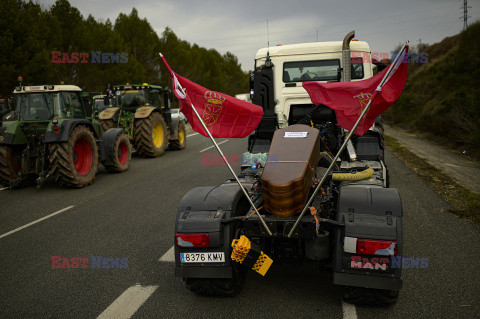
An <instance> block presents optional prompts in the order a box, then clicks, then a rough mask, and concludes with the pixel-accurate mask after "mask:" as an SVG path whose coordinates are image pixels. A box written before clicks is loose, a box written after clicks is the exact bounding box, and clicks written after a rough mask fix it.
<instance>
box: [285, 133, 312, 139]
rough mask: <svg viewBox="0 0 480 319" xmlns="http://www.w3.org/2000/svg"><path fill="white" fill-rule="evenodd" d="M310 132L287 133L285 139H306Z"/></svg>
mask: <svg viewBox="0 0 480 319" xmlns="http://www.w3.org/2000/svg"><path fill="white" fill-rule="evenodd" d="M307 134H308V132H285V135H284V136H283V137H284V138H306V137H307Z"/></svg>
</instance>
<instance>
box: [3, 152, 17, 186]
mask: <svg viewBox="0 0 480 319" xmlns="http://www.w3.org/2000/svg"><path fill="white" fill-rule="evenodd" d="M20 168H21V152H20V151H19V150H18V149H16V148H14V147H13V146H11V145H0V185H2V186H5V187H8V186H10V181H13V180H15V179H16V178H17V177H18V173H19V172H20Z"/></svg>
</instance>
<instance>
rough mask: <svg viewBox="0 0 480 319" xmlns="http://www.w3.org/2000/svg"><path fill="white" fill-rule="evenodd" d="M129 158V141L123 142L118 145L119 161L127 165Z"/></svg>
mask: <svg viewBox="0 0 480 319" xmlns="http://www.w3.org/2000/svg"><path fill="white" fill-rule="evenodd" d="M127 160H128V147H127V143H125V142H121V143H120V145H118V161H119V162H120V164H122V165H125V164H126V163H127Z"/></svg>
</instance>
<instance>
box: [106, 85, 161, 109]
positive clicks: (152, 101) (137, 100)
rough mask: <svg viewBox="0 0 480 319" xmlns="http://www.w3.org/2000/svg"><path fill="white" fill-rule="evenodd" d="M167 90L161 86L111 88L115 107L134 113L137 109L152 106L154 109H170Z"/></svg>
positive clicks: (121, 86)
mask: <svg viewBox="0 0 480 319" xmlns="http://www.w3.org/2000/svg"><path fill="white" fill-rule="evenodd" d="M169 92H170V91H168V90H163V88H162V87H161V86H157V85H148V84H147V83H144V84H142V85H119V86H115V87H114V88H113V93H114V95H115V103H114V104H115V106H116V107H119V108H122V109H126V110H129V111H135V110H136V109H137V108H139V107H143V106H152V107H155V108H163V109H167V110H168V109H170V99H169Z"/></svg>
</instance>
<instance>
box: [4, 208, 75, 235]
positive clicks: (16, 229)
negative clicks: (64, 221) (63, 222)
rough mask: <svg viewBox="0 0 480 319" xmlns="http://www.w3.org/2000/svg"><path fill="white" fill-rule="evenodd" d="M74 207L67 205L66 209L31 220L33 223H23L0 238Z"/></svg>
mask: <svg viewBox="0 0 480 319" xmlns="http://www.w3.org/2000/svg"><path fill="white" fill-rule="evenodd" d="M73 207H74V206H68V207H65V208H64V209H60V210H57V211H56V212H55V213H52V214H50V215H47V216H45V217H42V218H40V219H37V220H35V221H33V222H31V223H28V224H26V225H23V226H21V227H18V228H15V229H14V230H11V231H9V232H8V233H5V234H2V235H0V239H1V238H3V237H7V236H8V235H11V234H13V233H16V232H17V231H19V230H22V229H25V228H27V227H30V226H32V225H35V224H36V223H39V222H41V221H44V220H45V219H47V218H50V217H53V216H55V215H58V214H60V213H63V212H65V211H67V210H69V209H70V208H73Z"/></svg>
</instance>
